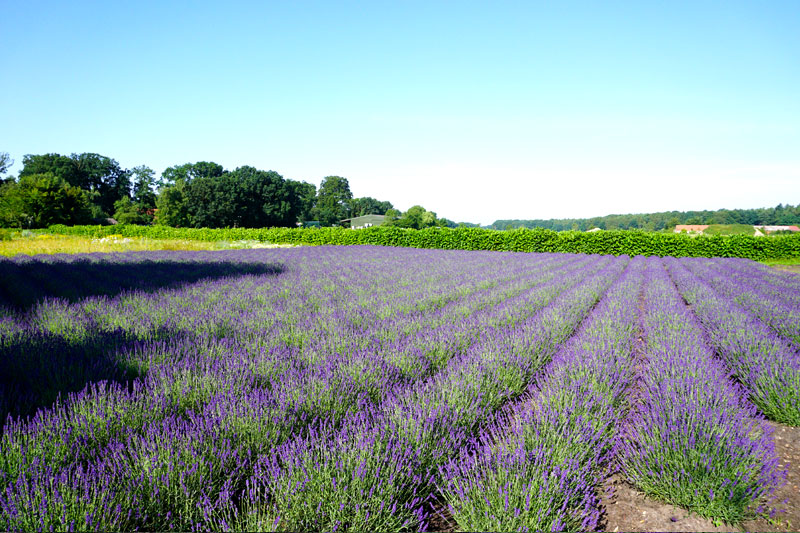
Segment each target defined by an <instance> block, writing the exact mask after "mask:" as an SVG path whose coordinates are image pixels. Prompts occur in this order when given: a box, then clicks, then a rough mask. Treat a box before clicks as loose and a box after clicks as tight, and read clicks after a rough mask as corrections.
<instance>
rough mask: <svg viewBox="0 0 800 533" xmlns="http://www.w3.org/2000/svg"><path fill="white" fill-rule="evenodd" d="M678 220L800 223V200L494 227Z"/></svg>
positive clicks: (651, 226)
mask: <svg viewBox="0 0 800 533" xmlns="http://www.w3.org/2000/svg"><path fill="white" fill-rule="evenodd" d="M678 224H746V225H748V226H762V225H763V226H792V225H798V224H800V204H798V205H796V206H792V205H783V204H778V205H777V206H775V207H763V208H758V209H718V210H716V211H665V212H661V213H644V214H635V215H607V216H604V217H594V218H560V219H533V220H496V221H494V223H492V225H491V226H489V228H490V229H499V230H505V229H517V228H530V229H533V228H544V229H552V230H555V231H567V230H578V231H587V230H590V229H592V228H600V229H603V230H616V229H642V230H646V231H660V230H665V229H671V228H674V227H675V226H676V225H678Z"/></svg>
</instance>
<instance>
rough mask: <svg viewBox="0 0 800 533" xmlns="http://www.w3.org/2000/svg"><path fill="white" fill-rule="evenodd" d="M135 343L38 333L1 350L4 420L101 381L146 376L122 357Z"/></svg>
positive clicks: (125, 336) (124, 336) (120, 333)
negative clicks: (126, 348) (120, 355)
mask: <svg viewBox="0 0 800 533" xmlns="http://www.w3.org/2000/svg"><path fill="white" fill-rule="evenodd" d="M151 335H152V338H161V339H169V338H172V339H175V338H178V337H179V336H181V335H185V333H184V332H177V331H172V330H170V329H168V328H162V329H161V330H159V331H154V332H152V333H151ZM135 343H136V340H135V339H134V338H133V337H132V335H131V333H130V332H127V331H124V330H122V329H118V330H115V331H104V332H93V333H92V334H91V335H89V336H86V337H83V338H78V339H70V338H68V337H65V336H63V335H57V334H53V333H50V332H44V331H36V332H31V334H30V335H27V336H24V337H17V338H15V339H13V340H10V341H6V342H5V343H4V344H3V345H2V346H0V420H5V419H6V418H7V417H8V415H11V416H14V417H18V416H27V415H32V414H33V413H35V412H36V410H38V409H39V408H42V407H47V406H49V405H52V404H53V402H55V401H56V400H57V399H58V398H59V397H61V398H65V397H66V396H67V394H69V393H71V392H77V391H80V390H81V389H83V388H84V387H85V386H86V385H87V384H89V383H93V382H98V381H115V382H118V383H122V384H124V383H128V382H130V381H131V380H133V379H135V378H138V377H141V376H142V375H143V372H141V371H139V370H138V369H137V368H135V367H133V366H131V365H129V364H128V363H127V362H126V361H125V360H124V359H121V358H120V357H119V354H120V353H124V349H123V350H121V348H125V347H130V346H132V345H134V344H135Z"/></svg>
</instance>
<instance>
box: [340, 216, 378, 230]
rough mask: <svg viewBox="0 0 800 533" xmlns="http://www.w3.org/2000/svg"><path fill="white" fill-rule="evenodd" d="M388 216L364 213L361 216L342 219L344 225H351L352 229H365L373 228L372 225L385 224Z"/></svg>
mask: <svg viewBox="0 0 800 533" xmlns="http://www.w3.org/2000/svg"><path fill="white" fill-rule="evenodd" d="M385 219H386V217H385V216H384V215H364V216H360V217H353V218H345V219H344V220H342V221H341V222H342V225H347V224H349V225H350V228H351V229H364V228H371V227H372V226H380V225H382V224H383V222H384V220H385Z"/></svg>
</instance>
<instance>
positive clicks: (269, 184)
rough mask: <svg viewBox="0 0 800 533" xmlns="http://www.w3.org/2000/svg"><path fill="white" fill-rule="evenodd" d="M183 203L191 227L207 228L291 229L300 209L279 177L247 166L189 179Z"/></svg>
mask: <svg viewBox="0 0 800 533" xmlns="http://www.w3.org/2000/svg"><path fill="white" fill-rule="evenodd" d="M185 201H186V209H187V211H188V214H189V218H190V220H191V225H193V226H195V227H208V228H219V227H228V226H231V227H250V228H258V227H270V226H294V225H295V224H296V222H297V218H298V215H299V213H300V209H301V204H300V202H299V200H298V198H297V196H296V194H295V191H294V189H293V188H292V187H291V186H289V185H288V184H287V183H286V181H285V180H284V179H283V177H282V176H281V175H280V174H278V173H277V172H274V171H264V170H258V169H256V168H254V167H250V166H243V167H239V168H237V169H236V170H234V171H232V172H227V173H224V174H222V175H221V176H217V177H201V178H196V179H193V180H192V181H191V182H189V183H187V184H186V185H185ZM159 218H160V213H159Z"/></svg>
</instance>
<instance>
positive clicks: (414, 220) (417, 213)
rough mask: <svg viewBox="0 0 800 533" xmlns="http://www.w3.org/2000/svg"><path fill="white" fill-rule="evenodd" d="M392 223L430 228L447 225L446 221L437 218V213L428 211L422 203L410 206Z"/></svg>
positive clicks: (416, 227) (408, 226)
mask: <svg viewBox="0 0 800 533" xmlns="http://www.w3.org/2000/svg"><path fill="white" fill-rule="evenodd" d="M391 225H393V226H398V227H400V228H414V229H422V228H430V227H433V226H445V225H446V222H444V221H440V220H439V219H437V218H436V213H434V212H433V211H428V210H427V209H425V208H424V207H422V206H421V205H415V206H413V207H410V208H409V209H408V211H406V212H405V213H403V215H402V216H401V217H399V218H398V219H396V220H393V221H392V222H391Z"/></svg>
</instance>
